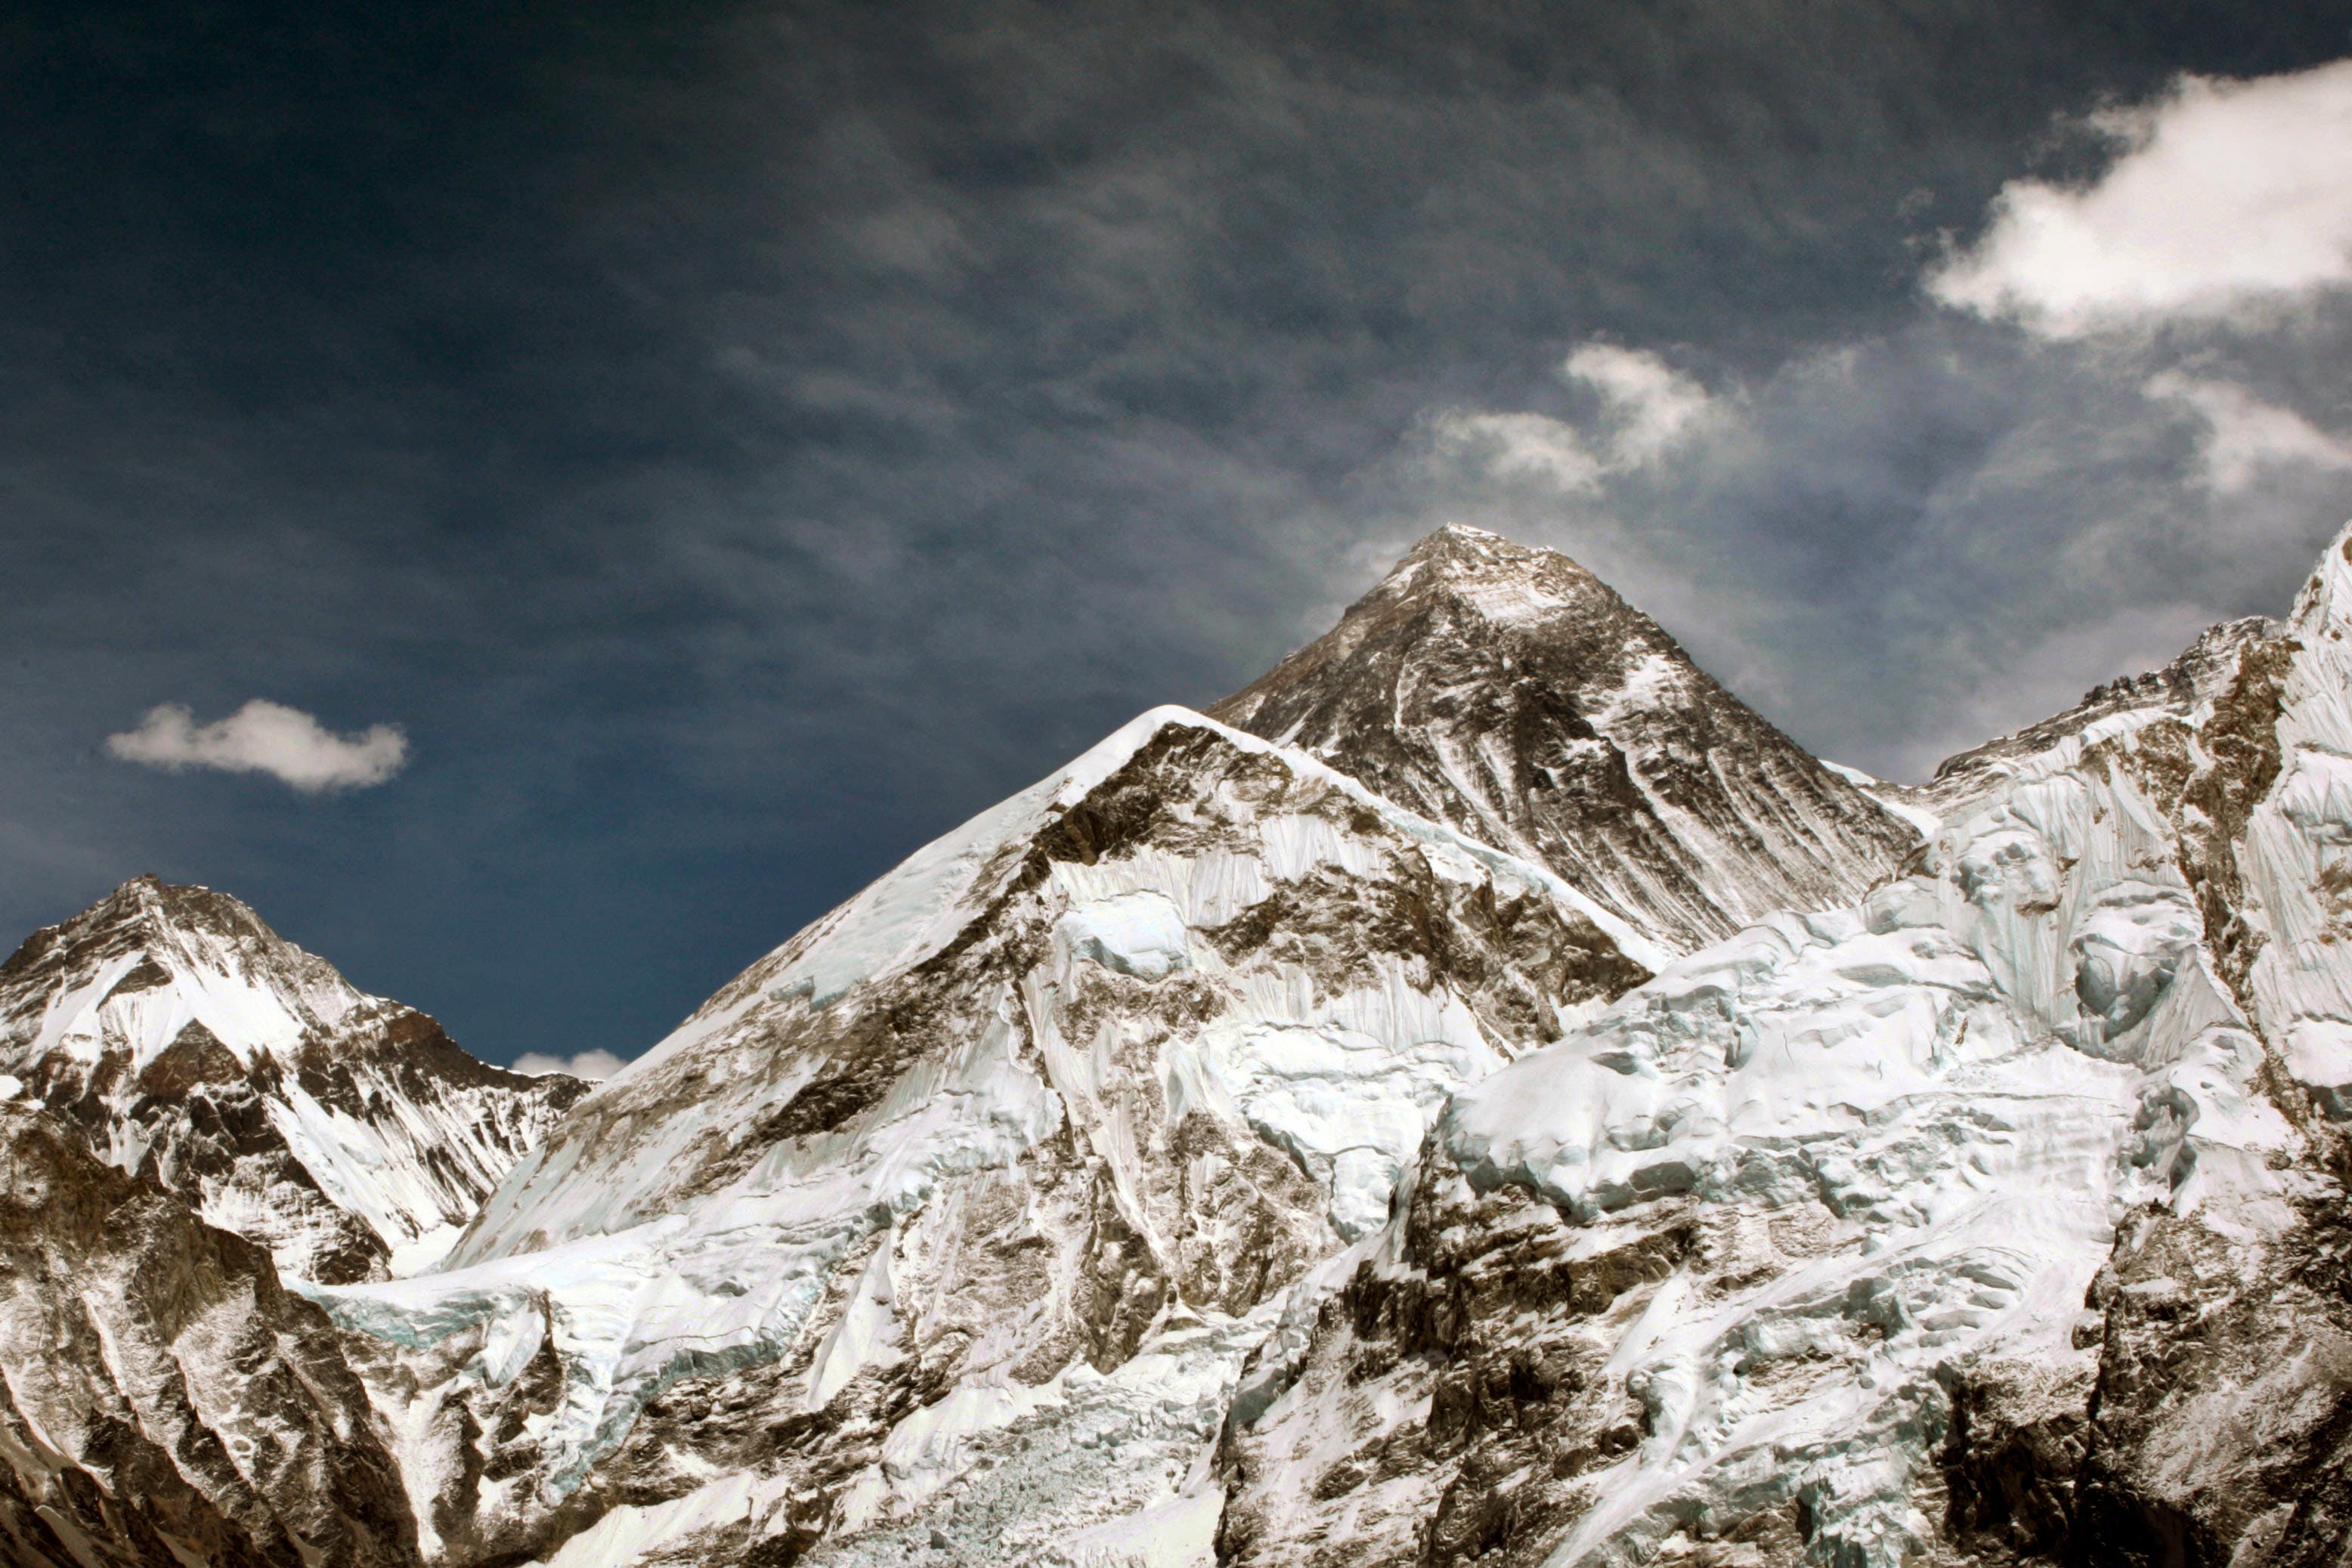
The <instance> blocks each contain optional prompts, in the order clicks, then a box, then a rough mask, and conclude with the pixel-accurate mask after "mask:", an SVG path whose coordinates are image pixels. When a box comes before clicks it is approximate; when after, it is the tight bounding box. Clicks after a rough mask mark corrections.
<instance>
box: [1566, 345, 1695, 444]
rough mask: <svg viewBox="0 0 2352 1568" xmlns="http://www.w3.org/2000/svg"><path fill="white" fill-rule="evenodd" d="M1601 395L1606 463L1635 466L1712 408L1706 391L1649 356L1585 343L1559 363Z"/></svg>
mask: <svg viewBox="0 0 2352 1568" xmlns="http://www.w3.org/2000/svg"><path fill="white" fill-rule="evenodd" d="M1560 369H1561V371H1563V372H1564V373H1565V374H1566V375H1567V376H1568V378H1569V379H1570V381H1576V382H1583V383H1584V384H1585V385H1586V386H1589V387H1591V388H1592V389H1593V390H1594V391H1595V392H1599V393H1600V394H1601V402H1603V403H1604V404H1605V405H1606V406H1607V409H1608V416H1609V422H1610V430H1609V434H1608V445H1607V457H1606V460H1605V461H1606V466H1608V467H1610V468H1612V469H1619V470H1622V469H1629V468H1638V467H1641V466H1642V465H1643V464H1645V463H1654V462H1655V461H1656V460H1657V459H1658V458H1659V457H1661V456H1663V455H1664V454H1665V453H1666V451H1667V449H1668V448H1670V447H1672V446H1674V445H1675V444H1677V443H1679V442H1681V441H1682V440H1684V439H1685V437H1687V436H1689V435H1690V434H1693V433H1694V432H1695V431H1696V429H1697V427H1698V426H1699V425H1700V424H1701V423H1703V422H1704V421H1705V420H1706V418H1707V417H1708V416H1709V415H1710V414H1712V413H1714V412H1715V400H1714V399H1713V398H1711V397H1709V396H1708V395H1707V392H1706V388H1705V387H1703V386H1701V385H1699V384H1698V382H1695V381H1693V380H1691V378H1690V377H1688V376H1686V375H1684V374H1683V373H1682V372H1681V371H1677V370H1675V368H1674V367H1673V366H1672V365H1669V364H1667V363H1666V362H1665V361H1664V360H1662V359H1660V358H1658V356H1657V355H1655V354H1650V353H1644V352H1643V351H1642V350H1638V349H1620V348H1616V347H1613V346H1612V345H1611V344H1608V343H1587V344H1585V345H1584V347H1582V348H1580V349H1579V350H1576V352H1574V353H1572V354H1570V355H1569V357H1568V361H1567V363H1565V364H1563V365H1562V366H1561V367H1560Z"/></svg>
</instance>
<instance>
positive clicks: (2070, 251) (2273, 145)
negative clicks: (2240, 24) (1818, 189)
mask: <svg viewBox="0 0 2352 1568" xmlns="http://www.w3.org/2000/svg"><path fill="white" fill-rule="evenodd" d="M2088 124H2089V126H2090V127H2091V128H2092V129H2094V130H2095V131H2098V132H2100V133H2102V134H2104V135H2105V136H2106V137H2107V138H2109V139H2111V140H2112V141H2114V142H2115V143H2116V144H2117V145H2118V146H2119V147H2120V148H2121V149H2122V152H2121V156H2119V157H2117V158H2116V159H2115V161H2114V162H2113V163H2112V164H2110V165H2109V166H2108V168H2107V169H2106V170H2105V172H2103V173H2101V174H2100V175H2099V176H2098V177H2097V178H2095V179H2094V180H2091V181H2088V182H2086V183H2077V184H2064V183H2054V182H2051V181H2047V180H2031V179H2029V180H2019V181H2015V182H2013V183H2010V184H2008V185H2006V186H2004V187H2003V188H2002V190H2001V193H2000V196H1999V197H1998V198H1997V199H1996V200H1995V202H1994V204H1993V215H1992V222H1991V225H1990V227H1989V228H1988V229H1987V230H1986V232H1985V234H1984V236H1983V237H1982V238H1981V239H1979V241H1978V242H1977V244H1976V245H1975V246H1972V247H1970V248H1969V249H1968V250H1967V251H1965V252H1962V253H1960V254H1958V255H1957V256H1953V257H1952V258H1951V260H1950V261H1949V262H1948V264H1947V265H1945V266H1944V267H1940V268H1939V269H1938V270H1937V272H1936V273H1935V275H1934V276H1933V277H1932V278H1931V280H1930V283H1929V287H1930V288H1931V290H1932V292H1933V293H1934V294H1935V296H1936V298H1938V299H1940V300H1942V301H1943V302H1944V303H1946V304H1948V305H1953V306H1957V307H1959V308H1963V309H1967V310H1972V311H1975V312H1977V313H1978V314H1979V315H1984V316H2007V317H2013V318H2015V319H2018V320H2019V321H2021V322H2022V323H2023V324H2024V325H2025V326H2027V327H2028V328H2030V329H2032V330H2034V331H2036V332H2040V333H2042V334H2045V335H2048V336H2051V337H2062V338H2063V337H2076V336H2080V335H2081V334H2083V333H2085V332H2090V331H2094V330H2096V329H2102V328H2114V327H2125V326H2136V325H2142V324H2145V323H2147V322H2148V321H2150V320H2154V319H2164V318H2170V317H2209V318H2210V317H2225V316H2229V315H2231V314H2234V313H2238V312H2242V311H2243V310H2245V309H2247V308H2260V307H2263V306H2265V305H2273V304H2275V303H2277V302H2278V301H2280V300H2281V299H2283V298H2292V297H2294V296H2298V295H2303V294H2305V293H2308V292H2310V291H2312V290H2315V289H2320V288H2328V287H2342V286H2343V285H2345V284H2346V283H2347V282H2352V178H2347V173H2346V172H2347V170H2352V60H2347V61H2338V62H2336V63H2335V64H2333V65H2328V66H2323V67H2321V68H2317V69H2315V70H2309V71H2303V72H2298V73H2294V74H2288V75H2282V76H2274V77H2268V78H2261V79H2258V80H2253V81H2224V80H2217V79H2214V78H2206V77H2198V76H2184V77H2182V78H2180V79H2179V81H2178V82H2177V83H2176V84H2175V85H2174V86H2173V88H2172V89H2171V90H2170V91H2169V92H2168V93H2166V94H2165V95H2164V96H2163V97H2162V98H2160V99H2157V100H2156V101H2154V102H2152V103H2149V104H2146V105H2141V106H2137V107H2132V108H2126V109H2113V110H2106V111H2105V112H2103V113H2100V114H2096V115H2094V116H2092V117H2090V118H2089V120H2088Z"/></svg>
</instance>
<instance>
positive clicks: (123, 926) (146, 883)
mask: <svg viewBox="0 0 2352 1568" xmlns="http://www.w3.org/2000/svg"><path fill="white" fill-rule="evenodd" d="M0 1075H5V1076H0V1092H5V1095H6V1096H7V1097H9V1098H14V1099H17V1100H21V1101H24V1102H26V1103H35V1104H38V1105H42V1106H45V1107H47V1108H48V1109H49V1110H51V1111H53V1112H55V1113H57V1114H58V1116H59V1117H60V1118H62V1120H63V1121H64V1123H65V1124H68V1125H69V1126H71V1127H73V1128H74V1129H76V1130H77V1131H78V1133H79V1135H80V1136H81V1137H82V1138H83V1139H84V1140H85V1142H86V1144H87V1146H88V1147H89V1148H90V1149H91V1150H92V1151H93V1152H94V1153H95V1154H96V1155H98V1157H100V1159H102V1160H105V1161H106V1162H108V1163H109V1164H110V1165H114V1166H120V1167H121V1168H122V1169H124V1170H126V1171H134V1172H142V1173H144V1174H146V1175H148V1176H152V1177H153V1178H154V1179H155V1180H156V1181H158V1182H159V1183H161V1184H162V1185H163V1186H164V1187H165V1188H167V1189H169V1190H171V1191H173V1192H176V1193H179V1194H181V1195H182V1196H184V1197H186V1198H188V1199H189V1200H190V1201H191V1202H192V1203H194V1205H195V1206H196V1207H197V1209H198V1211H199V1212H200V1213H201V1214H202V1215H203V1217H204V1218H205V1220H206V1221H208V1222H209V1223H211V1224H214V1225H216V1226H219V1227H220V1228H223V1229H226V1230H233V1231H236V1232H237V1233H238V1234H240V1235H242V1236H246V1237H247V1238H249V1239H253V1240H255V1241H257V1242H259V1243H260V1244H261V1245H263V1246H264V1247H267V1248H268V1249H269V1250H270V1252H271V1253H272V1254H273V1256H274V1258H275V1260H276V1263H277V1266H278V1268H279V1269H281V1270H284V1271H285V1272H287V1273H289V1274H291V1275H295V1276H299V1277H302V1278H306V1279H313V1280H320V1281H351V1280H357V1279H363V1278H367V1277H369V1276H371V1275H377V1276H381V1275H382V1274H383V1273H385V1272H386V1271H387V1270H400V1269H407V1268H414V1267H416V1266H419V1265H421V1264H422V1263H424V1262H426V1261H429V1260H431V1259H432V1258H434V1257H436V1256H437V1255H438V1253H439V1251H440V1250H442V1249H446V1247H447V1245H448V1244H449V1243H450V1242H452V1241H454V1240H455V1239H457V1229H458V1228H459V1227H461V1226H462V1225H464V1224H465V1222H466V1221H467V1220H468V1219H469V1218H472V1216H473V1214H474V1211H475V1210H476V1208H477V1207H479V1206H480V1203H481V1201H482V1199H483V1198H484V1197H486V1196H488V1193H489V1192H490V1190H491V1189H492V1188H493V1187H495V1186H497V1185H498V1182H499V1178H500V1177H501V1176H504V1175H505V1174H506V1172H507V1170H508V1167H509V1166H512V1165H513V1164H514V1162H515V1161H516V1160H517V1159H518V1158H520V1157H521V1155H523V1154H524V1153H525V1152H526V1151H528V1150H529V1149H530V1147H531V1146H532V1145H534V1144H536V1143H537V1142H538V1141H539V1139H540V1138H541V1136H542V1135H543V1134H545V1132H546V1131H547V1129H548V1127H549V1126H550V1125H551V1124H552V1123H553V1121H554V1119H555V1118H556V1117H557V1116H558V1115H559V1114H560V1113H562V1110H563V1109H564V1107H566V1106H567V1105H569V1104H570V1103H572V1101H574V1100H576V1099H578V1098H579V1097H580V1095H581V1094H582V1093H583V1092H585V1091H586V1087H587V1086H586V1085H585V1084H583V1083H581V1082H578V1081H577V1080H573V1079H568V1078H562V1077H552V1078H527V1077H523V1076H520V1075H519V1074H516V1073H511V1072H507V1071H501V1070H499V1069H498V1068H495V1067H490V1066H488V1065H486V1064H484V1063H482V1062H479V1061H475V1060H474V1059H473V1058H472V1057H470V1056H468V1055H467V1054H466V1053H465V1052H464V1051H460V1050H459V1049H458V1048H457V1046H456V1045H454V1044H452V1043H451V1041H450V1040H449V1037H448V1036H447V1035H446V1034H444V1033H443V1032H442V1030H441V1027H440V1025H438V1024H436V1023H435V1022H434V1021H433V1019H430V1018H428V1017H426V1016H425V1014H423V1013H421V1012H418V1011H417V1010H416V1009H414V1008H409V1007H404V1006H402V1005H401V1004H399V1003H397V1002H392V1001H386V1000H384V999H383V998H380V997H371V996H366V995H363V994H362V993H361V992H360V991H359V990H357V989H356V988H353V987H352V984H351V983H350V982H349V981H347V980H345V979H344V978H343V977H342V976H341V975H340V974H338V973H336V971H335V970H334V968H333V967H331V965H329V964H327V963H325V962H324V961H323V960H320V959H319V958H315V957H313V956H310V954H308V953H305V952H303V951H302V950H301V949H300V948H299V947H297V946H293V945H292V944H291V943H289V942H286V941H283V940H281V939H280V938H279V937H278V935H277V934H276V933H275V932H273V931H271V930H270V929H269V927H268V926H267V925H263V924H262V922H261V920H260V918H259V917H258V916H257V915H255V914H254V913H253V911H252V910H250V909H248V908H247V907H246V906H245V905H244V904H239V903H238V902H237V901H236V899H234V898H230V897H228V896H227V895H226V894H218V893H215V892H212V891H211V890H209V889H206V888H201V887H173V886H167V885H165V884H164V883H160V882H158V881H156V880H155V879H154V878H152V877H142V878H140V879H138V880H137V881H134V882H130V883H124V884H123V885H122V886H121V887H120V888H118V889H117V890H116V891H115V892H114V893H113V894H110V896H108V897H107V898H105V899H103V900H101V901H100V902H99V903H98V904H94V905H93V906H91V907H90V908H89V909H88V910H86V911H84V912H83V913H82V914H80V915H76V916H75V917H74V918H73V919H71V920H68V921H66V922H64V923H63V924H61V925H52V926H49V927H47V929H45V930H42V931H39V932H37V933H36V934H35V935H34V936H32V937H31V938H30V939H29V940H28V941H26V943H25V945H24V946H21V947H19V948H18V949H17V950H16V954H15V956H12V957H10V958H9V959H8V961H7V962H6V963H5V965H0Z"/></svg>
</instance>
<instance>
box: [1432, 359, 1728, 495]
mask: <svg viewBox="0 0 2352 1568" xmlns="http://www.w3.org/2000/svg"><path fill="white" fill-rule="evenodd" d="M1560 373H1561V374H1562V375H1564V376H1566V377H1567V378H1568V379H1569V380H1570V381H1571V382H1579V383H1580V384H1582V385H1583V386H1586V387H1588V388H1590V389H1591V390H1592V391H1593V392H1598V393H1599V394H1600V395H1601V422H1600V426H1599V428H1598V429H1597V430H1591V431H1588V430H1584V429H1581V428H1580V427H1578V426H1577V425H1574V424H1570V423H1568V422H1567V421H1565V420H1559V419H1553V418H1551V417H1549V415H1547V414H1540V413H1471V412H1468V411H1467V410H1464V409H1446V410H1444V411H1442V412H1441V413H1437V414H1436V415H1434V416H1433V418H1432V419H1431V420H1430V423H1429V428H1430V433H1431V435H1432V436H1433V438H1434V441H1435V444H1436V447H1437V450H1438V452H1439V453H1440V454H1442V455H1449V456H1457V457H1468V458H1471V459H1472V460H1474V461H1475V462H1476V463H1478V464H1479V465H1482V466H1484V467H1485V468H1486V471H1487V472H1488V473H1490V474H1495V475H1498V476H1506V477H1513V476H1516V477H1522V478H1535V479H1541V480H1545V481H1547V482H1549V484H1550V485H1552V486H1554V487H1555V488H1557V489H1559V490H1563V491H1567V492H1570V493H1573V494H1591V493H1593V492H1597V491H1598V490H1599V489H1600V488H1601V483H1602V481H1603V480H1605V479H1608V478H1610V477H1612V476H1615V475H1620V474H1629V473H1632V472H1633V471H1634V470H1636V469H1639V468H1644V467H1647V466H1649V465H1651V464H1653V463H1655V462H1657V461H1658V460H1659V459H1660V458H1661V457H1664V455H1666V453H1667V452H1668V451H1670V450H1671V449H1673V448H1674V447H1675V446H1677V445H1680V444H1682V443H1684V442H1685V441H1686V440H1688V439H1689V438H1690V437H1691V436H1692V435H1693V434H1696V432H1697V431H1698V430H1699V429H1700V428H1701V427H1702V426H1703V425H1704V424H1705V423H1706V422H1707V421H1708V420H1709V419H1710V418H1711V417H1713V415H1714V414H1715V413H1717V409H1718V404H1717V402H1716V400H1715V398H1714V397H1712V396H1711V395H1709V393H1708V392H1707V390H1706V388H1705V387H1703V386H1701V385H1699V383H1698V382H1695V381H1693V380H1692V379H1691V378H1690V377H1688V376H1686V375H1684V374H1683V373H1682V372H1681V371H1677V370H1675V368H1674V367H1673V366H1671V365H1669V364H1667V363H1666V362H1665V361H1664V360H1662V359H1660V358H1658V356H1657V355H1655V354H1652V353H1645V352H1643V350H1638V349H1620V348H1616V347H1614V346H1612V345H1611V344H1607V343H1587V344H1585V345H1584V346H1583V347H1582V348H1580V349H1579V350H1576V352H1574V353H1572V354H1570V356H1569V357H1568V359H1567V360H1566V361H1564V362H1563V363H1562V364H1561V366H1560Z"/></svg>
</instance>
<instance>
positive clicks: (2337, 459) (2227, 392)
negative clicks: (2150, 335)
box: [2147, 371, 2352, 495]
mask: <svg viewBox="0 0 2352 1568" xmlns="http://www.w3.org/2000/svg"><path fill="white" fill-rule="evenodd" d="M2147 393H2148V395H2149V396H2150V397H2154V398H2159V399H2162V400H2165V401H2167V402H2179V403H2185V404H2187V405H2188V406H2189V408H2190V409H2192V410H2194V411H2195V412H2196V413H2197V416H2198V417H2199V418H2200V419H2201V420H2202V421H2203V422H2204V424H2205V433H2204V438H2203V440H2202V441H2201V442H2200V444H2199V447H2198V457H2199V465H2200V469H2199V472H2200V477H2201V478H2202V479H2203V480H2204V482H2205V487H2206V488H2207V489H2208V490H2210V491H2212V492H2213V493H2214V494H2216V495H2226V494H2229V493H2231V492H2232V491H2237V490H2242V489H2244V488H2245V487H2246V486H2249V485H2251V484H2252V483H2254V481H2255V480H2256V479H2257V478H2258V477H2259V476H2261V475H2262V473H2263V470H2265V469H2269V468H2277V467H2284V466H2288V465H2305V466H2307V467H2313V468H2326V469H2337V470H2345V469H2352V441H2347V440H2345V439H2343V438H2342V437H2340V436H2335V435H2330V434H2327V433H2326V431H2324V430H2322V429H2320V428H2319V427H2318V426H2317V425H2315V424H2314V423H2311V422H2310V421H2309V420H2307V419H2305V418H2304V417H2303V415H2301V414H2299V413H2295V412H2294V410H2293V409H2291V408H2281V407H2280V406H2278V405H2277V404H2276V403H2270V402H2263V400H2262V399H2260V398H2258V397H2256V396H2255V395H2254V394H2253V393H2252V392H2248V391H2247V390H2246V389H2245V388H2244V387H2242V386H2240V385H2238V384H2237V383H2236V382H2227V381H2216V380H2207V379H2201V378H2199V377H2195V376H2190V375H2186V374H2183V373H2182V372H2181V371H2161V372H2159V373H2158V374H2157V375H2154V376H2151V377H2149V378H2148V381H2147Z"/></svg>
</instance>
